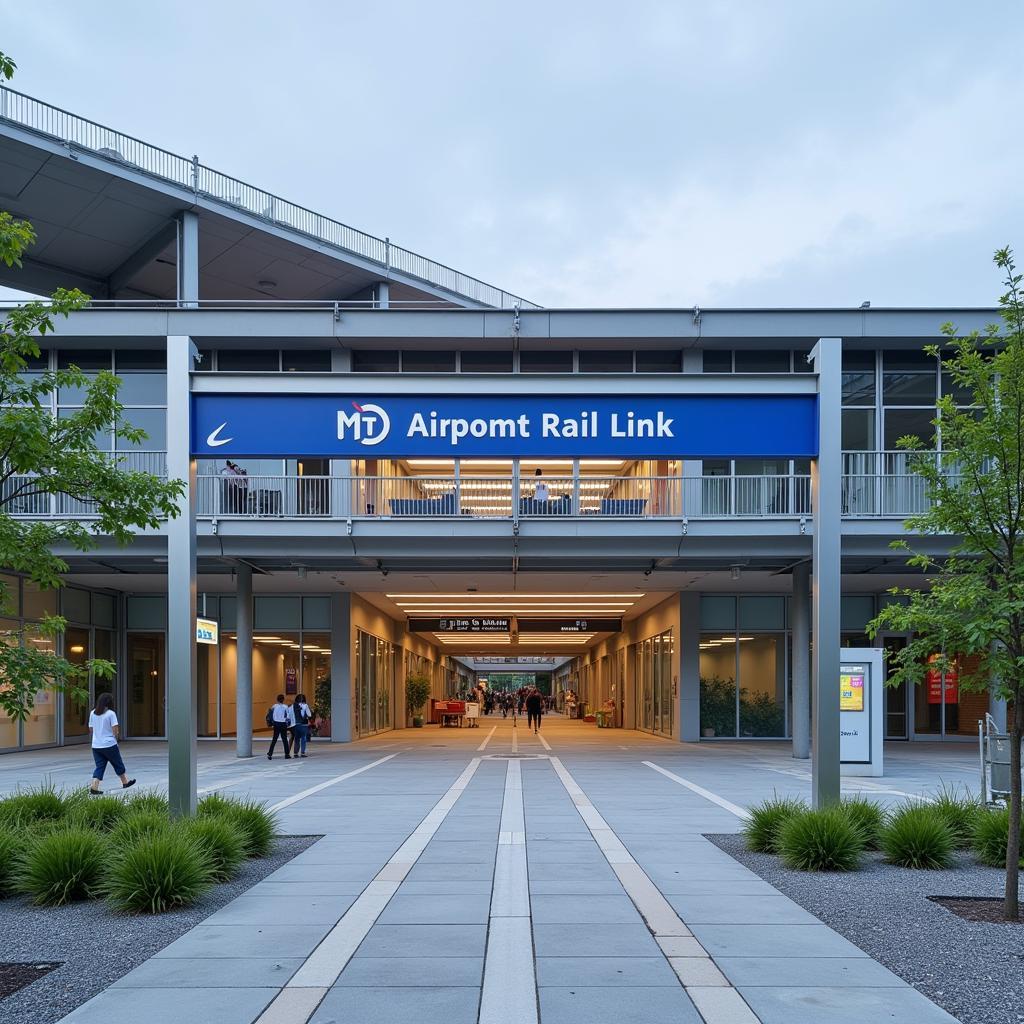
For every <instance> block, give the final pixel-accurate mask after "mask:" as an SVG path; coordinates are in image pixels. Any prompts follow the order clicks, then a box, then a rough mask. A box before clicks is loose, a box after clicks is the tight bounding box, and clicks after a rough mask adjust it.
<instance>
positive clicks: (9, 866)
mask: <svg viewBox="0 0 1024 1024" xmlns="http://www.w3.org/2000/svg"><path fill="white" fill-rule="evenodd" d="M24 847H25V838H24V833H20V832H16V831H14V830H13V829H11V828H8V827H6V826H3V825H0V899H3V898H4V897H5V896H10V895H12V894H13V893H14V892H15V889H16V882H17V878H18V867H17V864H18V860H19V858H20V857H21V853H22V850H23V849H24Z"/></svg>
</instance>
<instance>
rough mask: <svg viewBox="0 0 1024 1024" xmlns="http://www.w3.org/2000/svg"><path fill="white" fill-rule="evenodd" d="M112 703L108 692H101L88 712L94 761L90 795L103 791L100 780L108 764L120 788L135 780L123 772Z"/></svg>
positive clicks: (124, 787)
mask: <svg viewBox="0 0 1024 1024" xmlns="http://www.w3.org/2000/svg"><path fill="white" fill-rule="evenodd" d="M113 704H114V698H113V697H111V695H110V694H109V693H101V694H100V699H99V700H98V701H96V708H95V710H94V711H91V712H89V729H90V731H91V732H92V759H93V761H95V762H96V770H95V771H94V772H93V773H92V783H91V784H90V786H89V793H90V794H91V795H92V796H99V795H100V793H102V792H103V790H101V789H100V782H102V781H103V775H104V773H105V772H106V770H107V765H108V764H109V765H111V767H113V769H114V771H115V772H117V774H118V775H119V776H120V779H121V788H122V789H127V788H128V787H129V786H134V785H135V780H134V779H129V778H128V776H127V775H126V774H125V770H124V761H123V760H122V759H121V751H120V750H118V749H117V737H118V734H119V733H120V727H119V726H118V724H117V715H115V714H114V710H113Z"/></svg>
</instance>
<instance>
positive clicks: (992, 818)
mask: <svg viewBox="0 0 1024 1024" xmlns="http://www.w3.org/2000/svg"><path fill="white" fill-rule="evenodd" d="M1020 831H1021V849H1022V850H1024V817H1022V819H1021V830H1020ZM1009 835H1010V809H1009V808H1008V807H1004V808H1002V809H1001V810H998V811H988V810H982V811H980V812H979V814H978V816H977V818H976V819H975V822H974V835H973V836H972V840H971V845H972V846H973V847H974V852H975V854H976V856H977V858H978V860H980V861H981V862H982V864H988V865H989V866H990V867H993V868H1002V867H1006V841H1007V839H1008V838H1009ZM1020 863H1021V865H1022V866H1024V857H1021V860H1020Z"/></svg>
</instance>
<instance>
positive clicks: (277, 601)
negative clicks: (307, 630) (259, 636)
mask: <svg viewBox="0 0 1024 1024" xmlns="http://www.w3.org/2000/svg"><path fill="white" fill-rule="evenodd" d="M254 601H255V609H254V613H253V628H254V629H256V630H260V629H275V628H276V629H298V628H299V599H298V598H297V597H257V598H255V599H254Z"/></svg>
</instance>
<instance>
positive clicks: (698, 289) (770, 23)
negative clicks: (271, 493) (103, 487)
mask: <svg viewBox="0 0 1024 1024" xmlns="http://www.w3.org/2000/svg"><path fill="white" fill-rule="evenodd" d="M0 25H2V31H0V50H3V51H5V52H7V53H10V54H11V55H13V56H14V58H15V59H16V60H17V62H18V64H19V70H18V74H17V76H16V78H15V81H14V83H13V84H14V87H15V88H18V89H20V90H21V91H23V92H26V93H29V94H30V95H33V96H36V97H39V98H41V99H44V100H47V101H48V102H50V103H54V104H56V105H58V106H62V107H65V108H66V109H68V110H71V111H74V112H75V113H78V114H82V115H84V116H87V117H90V118H92V119H94V120H97V121H100V122H101V123H105V124H108V125H110V126H112V127H115V128H118V129H120V130H122V131H125V132H128V133H129V134H133V135H136V136H138V137H140V138H142V139H144V140H146V141H148V142H152V143H154V144H157V145H160V146H163V147H164V148H167V149H170V150H172V151H175V152H178V153H182V154H185V155H187V156H191V155H192V154H193V153H198V155H199V158H200V160H202V162H203V163H206V164H208V165H210V166H212V167H215V168H217V169H219V170H223V171H225V172H228V173H230V174H233V175H236V176H237V177H240V178H242V179H243V180H245V181H249V182H251V183H253V184H254V185H258V186H260V187H263V188H266V189H269V190H271V191H274V192H277V193H278V194H279V195H281V196H284V197H285V198H288V199H291V200H293V201H296V202H299V203H301V204H304V205H306V206H309V207H312V208H313V209H315V210H318V211H321V212H323V213H326V214H329V215H331V216H333V217H336V218H338V219H340V220H343V221H346V222H347V223H349V224H352V225H354V226H355V227H358V228H361V229H363V230H365V231H369V232H372V233H374V234H377V235H390V236H391V238H392V239H393V240H395V241H396V242H398V243H400V244H402V245H404V246H406V247H408V248H411V249H414V250H417V251H419V252H421V253H423V254H424V255H427V256H429V257H430V258H432V259H435V260H439V261H441V262H444V263H448V264H450V265H452V266H454V267H456V268H458V269H460V270H463V271H466V272H467V273H471V274H475V275H476V276H478V277H482V278H484V279H485V280H488V281H491V282H493V283H495V284H498V285H500V286H502V287H504V288H507V289H509V290H512V291H516V292H518V293H520V294H522V295H524V296H526V297H527V298H530V299H532V300H534V301H537V302H540V303H542V304H544V305H548V306H575V305H594V306H691V305H693V304H694V303H699V304H700V305H702V306H714V305H739V306H748V305H768V306H785V305H800V306H817V305H859V304H860V303H861V302H862V301H863V300H865V299H868V300H871V302H872V303H873V304H874V305H943V306H949V305H961V304H963V305H990V304H992V303H994V300H995V298H996V296H997V295H998V293H999V279H998V276H997V274H996V273H995V271H994V268H993V266H992V263H991V255H992V251H993V250H994V249H995V248H997V247H998V246H1001V245H1005V244H1011V245H1012V244H1014V243H1017V245H1018V246H1019V247H1020V248H1021V255H1022V260H1024V192H1022V189H1021V168H1022V166H1024V141H1022V140H1024V132H1022V131H1021V129H1020V122H1021V96H1022V88H1021V86H1022V84H1024V61H1022V59H1021V55H1022V53H1024V6H1022V5H1019V4H1017V3H1013V2H1011V3H1002V4H994V3H976V4H968V3H963V2H950V0H898V2H893V0H887V2H885V0H879V2H872V0H851V2H846V0H827V2H822V0H812V2H803V0H786V2H783V0H778V2H772V0H678V2H675V3H668V2H665V3H663V2H651V0H631V2H629V3H623V2H621V0H617V2H607V0H585V2H563V0H543V2H538V0H516V2H514V3H513V2H511V0H504V2H500V3H499V2H490V0H458V2H455V0H452V2H446V0H439V2H434V3H427V2H424V0H389V2H387V3H383V2H381V3H369V4H368V3H365V2H361V3H358V4H356V3H350V2H348V0H336V2H315V0H289V2H287V3H281V2H280V0H274V2H264V0H246V2H244V3H243V2H239V0H216V2H211V0H205V2H202V3H200V2H195V0H175V2H170V0H164V2H162V3H161V2H150V3H139V2H138V0H130V2H129V0H103V2H102V3H99V4H82V3H76V2H72V0H65V2H61V3H56V2H49V0H32V2H31V3H26V2H25V0H0Z"/></svg>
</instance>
